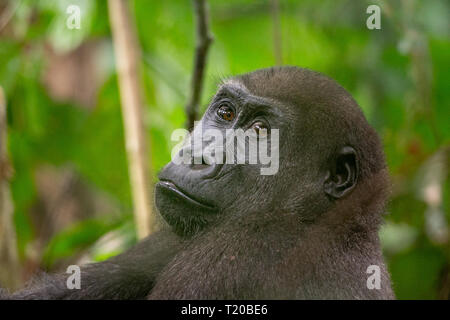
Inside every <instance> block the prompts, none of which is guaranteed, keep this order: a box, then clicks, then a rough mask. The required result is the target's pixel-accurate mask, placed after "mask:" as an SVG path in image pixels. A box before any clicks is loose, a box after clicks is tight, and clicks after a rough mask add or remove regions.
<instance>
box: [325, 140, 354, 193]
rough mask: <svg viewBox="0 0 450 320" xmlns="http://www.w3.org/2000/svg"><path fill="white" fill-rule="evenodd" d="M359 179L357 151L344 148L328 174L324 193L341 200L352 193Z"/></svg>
mask: <svg viewBox="0 0 450 320" xmlns="http://www.w3.org/2000/svg"><path fill="white" fill-rule="evenodd" d="M357 179H358V161H357V159H356V151H355V149H353V148H352V147H350V146H346V147H343V148H342V149H341V150H340V151H339V153H338V155H337V157H336V158H335V160H334V163H331V167H330V169H329V171H328V173H327V176H326V178H325V182H324V191H325V193H326V194H328V195H330V196H331V197H333V198H336V199H339V198H342V197H344V196H345V195H347V194H348V193H350V191H352V190H353V188H354V187H355V186H356V182H357Z"/></svg>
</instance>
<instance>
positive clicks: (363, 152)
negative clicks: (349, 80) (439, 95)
mask: <svg viewBox="0 0 450 320" xmlns="http://www.w3.org/2000/svg"><path fill="white" fill-rule="evenodd" d="M236 82H238V83H239V86H240V87H241V89H242V88H245V90H246V91H247V92H248V93H250V94H251V95H253V96H259V97H263V98H268V99H272V100H276V101H278V102H280V103H281V105H286V108H285V110H287V111H289V112H294V116H297V117H296V118H294V119H292V120H293V122H295V123H301V127H300V129H301V130H302V132H303V133H307V134H308V136H309V137H311V138H312V139H314V140H315V144H314V147H315V148H316V149H318V150H320V151H321V152H324V153H325V154H328V153H330V152H332V149H334V148H339V147H341V146H343V145H350V146H352V147H354V148H355V149H356V150H357V152H358V156H359V161H360V162H361V174H362V175H363V176H364V175H368V174H370V173H373V172H377V171H379V170H380V169H382V168H384V167H385V161H384V155H383V151H382V146H381V143H380V141H379V138H378V135H377V134H376V132H375V131H374V130H373V128H372V127H371V126H370V125H369V123H368V122H367V120H366V118H365V117H364V114H363V112H362V110H361V108H360V107H359V106H358V104H357V103H356V101H355V100H354V99H353V97H352V96H351V95H350V94H349V93H348V92H347V91H346V90H345V89H344V88H343V87H341V86H340V85H339V84H338V83H337V82H336V81H334V80H333V79H331V78H329V77H327V76H325V75H323V74H321V73H319V72H316V71H312V70H309V69H305V68H299V67H294V66H284V67H272V68H267V69H260V70H256V71H254V72H250V73H247V74H243V75H238V76H236V77H233V78H232V83H233V85H235V83H236ZM292 109H293V110H292ZM298 116H300V117H298Z"/></svg>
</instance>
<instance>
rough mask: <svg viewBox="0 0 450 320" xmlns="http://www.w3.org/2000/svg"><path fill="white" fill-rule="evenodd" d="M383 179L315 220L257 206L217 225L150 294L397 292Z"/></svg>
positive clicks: (226, 295)
mask: <svg viewBox="0 0 450 320" xmlns="http://www.w3.org/2000/svg"><path fill="white" fill-rule="evenodd" d="M380 179H385V173H380V174H378V175H376V176H373V177H371V179H370V180H367V181H366V182H364V181H363V182H362V183H359V187H358V188H357V189H355V190H354V191H353V193H352V194H351V195H350V196H349V197H348V198H347V199H346V200H344V201H341V202H339V203H337V204H336V206H335V207H334V208H333V209H332V210H330V211H328V212H326V213H323V214H321V215H320V217H319V218H318V219H317V221H315V222H314V223H312V224H304V223H302V222H301V219H300V216H299V213H281V214H280V213H278V212H266V213H261V212H259V213H254V214H251V215H246V216H245V220H244V219H243V218H242V217H241V218H240V219H231V220H229V222H228V223H224V224H223V225H221V226H219V227H214V228H212V229H211V230H210V231H207V232H205V233H203V234H201V235H199V236H198V237H196V238H195V239H192V240H191V241H190V242H189V243H188V244H187V248H186V250H184V251H182V252H181V253H180V254H178V255H177V256H176V257H175V258H174V259H173V260H172V262H171V263H169V265H168V266H167V267H166V268H165V269H164V271H163V272H162V274H161V276H160V278H159V280H158V281H157V284H156V286H155V287H154V289H153V290H152V292H151V294H150V298H155V299H166V298H169V299H172V298H175V299H177V298H178V299H183V298H187V299H189V298H190V299H216V298H219V299H220V298H222V299H252V298H253V299H257V298H262V299H263V298H287V299H289V298H327V297H328V298H355V297H356V298H377V297H378V298H380V297H383V298H390V297H392V293H391V292H390V285H389V278H388V276H387V272H386V271H385V267H384V263H383V260H382V255H381V250H380V246H379V241H378V235H377V231H378V227H379V224H380V221H381V210H382V208H383V205H384V199H385V196H386V190H381V189H380V188H378V189H374V187H375V186H385V185H386V184H385V183H380ZM367 190H373V192H372V193H368V192H367ZM367 252H370V253H371V254H372V255H371V256H367ZM337 261H339V264H337V263H336V262H337ZM369 265H378V266H379V267H380V268H381V271H382V286H383V287H382V288H383V289H384V290H371V291H368V289H367V286H366V279H367V274H366V269H367V267H368V266H369ZM355 272H356V273H360V274H361V276H360V277H354V276H350V275H354V273H355ZM267 279H271V280H270V281H268V280H267ZM278 288H282V290H281V289H278Z"/></svg>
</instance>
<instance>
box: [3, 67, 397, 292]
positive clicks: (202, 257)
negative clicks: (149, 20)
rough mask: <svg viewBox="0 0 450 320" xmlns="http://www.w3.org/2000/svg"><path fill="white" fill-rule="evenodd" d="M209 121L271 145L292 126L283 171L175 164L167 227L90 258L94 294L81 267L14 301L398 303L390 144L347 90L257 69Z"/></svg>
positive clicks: (159, 190) (167, 183)
mask: <svg viewBox="0 0 450 320" xmlns="http://www.w3.org/2000/svg"><path fill="white" fill-rule="evenodd" d="M200 124H201V126H202V128H203V129H201V130H206V129H211V128H212V129H217V130H220V131H225V130H228V129H239V128H240V129H243V130H250V131H253V132H254V133H255V135H256V136H258V135H260V134H262V137H264V135H265V136H266V138H267V139H268V140H269V143H272V140H270V139H271V135H272V132H274V129H278V133H279V146H278V149H277V151H278V163H279V168H278V170H277V172H276V174H272V175H264V174H261V171H260V169H261V168H262V167H263V166H264V164H262V163H256V164H248V163H243V164H242V163H241V164H238V163H228V162H226V163H220V161H217V162H216V163H211V162H209V161H206V159H203V158H202V159H201V161H197V162H196V163H182V164H176V163H175V162H174V161H173V160H172V162H170V163H169V164H168V165H167V166H166V167H164V168H163V170H162V171H161V172H160V174H159V179H160V181H159V182H158V183H157V185H156V189H155V197H156V206H157V208H158V211H159V213H160V215H161V217H162V218H163V220H164V221H165V224H164V226H163V227H162V228H161V230H160V231H158V232H156V233H154V234H152V235H150V236H149V237H147V238H146V239H144V240H143V241H141V242H140V243H138V244H137V245H136V246H134V247H132V248H131V249H129V250H128V251H126V252H124V253H122V254H120V255H118V256H116V257H113V258H111V259H109V260H106V261H103V262H99V263H92V264H88V265H85V266H83V267H82V268H81V288H80V289H69V288H68V287H67V285H66V281H67V277H68V275H67V274H56V275H44V276H40V277H39V278H38V279H35V280H33V281H32V283H30V284H29V285H28V286H27V287H26V288H25V289H22V290H20V291H18V292H16V293H13V294H11V295H10V296H8V298H9V299H393V298H394V294H393V292H392V289H391V285H390V279H389V274H388V272H387V269H386V266H385V264H384V261H383V256H382V252H381V248H380V242H379V238H378V230H379V227H380V224H381V223H382V220H383V213H384V206H385V202H386V200H387V197H388V195H389V179H388V175H387V168H386V163H385V159H384V155H383V151H382V145H381V143H380V140H379V138H378V136H377V134H376V132H375V131H374V130H373V129H372V128H371V127H370V125H369V124H368V122H367V121H366V119H365V117H364V115H363V113H362V111H361V110H360V108H359V106H358V105H357V103H356V102H355V100H354V99H353V98H352V97H351V95H350V94H349V93H348V92H347V91H346V90H345V89H344V88H342V87H341V86H340V85H338V84H337V83H336V82H335V81H334V80H332V79H330V78H328V77H326V76H324V75H322V74H320V73H317V72H314V71H311V70H308V69H303V68H298V67H273V68H268V69H262V70H257V71H254V72H251V73H248V74H244V75H239V76H236V77H233V78H230V79H227V80H225V81H223V82H222V83H221V84H220V85H219V88H218V91H217V93H216V94H215V96H214V97H213V98H212V101H211V103H210V105H209V107H208V109H207V110H206V112H205V114H204V115H203V117H202V119H201V122H200ZM197 127H199V125H198V124H197ZM197 127H196V128H197ZM196 130H197V129H194V132H195V131H196ZM258 139H259V138H258ZM205 145H206V146H208V143H206V144H205ZM191 156H192V155H191ZM192 157H193V156H192ZM373 268H375V270H376V271H378V272H375V273H374V274H372V273H371V272H370V270H373ZM370 277H377V278H378V284H377V285H375V286H373V285H370V281H371V279H370ZM376 282H377V281H375V283H376Z"/></svg>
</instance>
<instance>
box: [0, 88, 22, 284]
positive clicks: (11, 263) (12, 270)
mask: <svg viewBox="0 0 450 320" xmlns="http://www.w3.org/2000/svg"><path fill="white" fill-rule="evenodd" d="M7 140H8V139H7V122H6V101H5V96H4V93H3V89H2V88H1V87H0V261H1V262H2V263H1V264H0V283H1V285H4V286H6V287H8V288H10V289H17V288H18V286H19V284H20V265H19V259H18V257H17V241H16V229H15V227H14V222H13V211H14V210H13V202H12V199H11V193H10V189H9V179H10V178H11V176H12V168H11V165H10V162H9V159H8V149H7Z"/></svg>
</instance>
